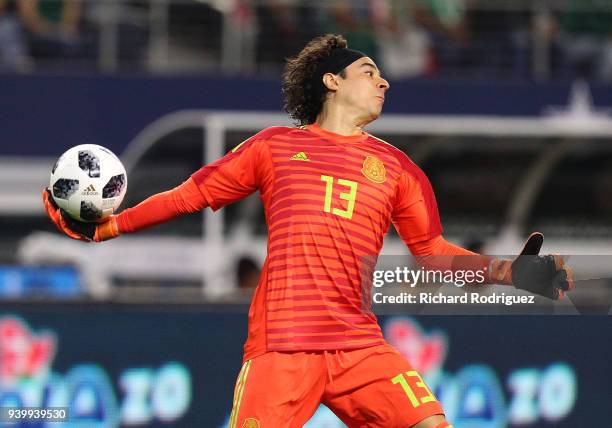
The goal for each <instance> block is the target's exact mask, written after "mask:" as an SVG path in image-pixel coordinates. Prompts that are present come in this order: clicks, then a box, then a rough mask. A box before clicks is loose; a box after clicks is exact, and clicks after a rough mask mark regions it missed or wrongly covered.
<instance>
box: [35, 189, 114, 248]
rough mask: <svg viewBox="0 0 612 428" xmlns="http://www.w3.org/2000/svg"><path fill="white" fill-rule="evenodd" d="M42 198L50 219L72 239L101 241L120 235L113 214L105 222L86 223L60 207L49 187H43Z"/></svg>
mask: <svg viewBox="0 0 612 428" xmlns="http://www.w3.org/2000/svg"><path fill="white" fill-rule="evenodd" d="M42 199H43V203H44V206H45V211H46V212H47V216H48V217H49V219H51V221H52V222H53V224H55V226H56V227H57V228H58V229H59V230H60V231H61V232H62V233H64V234H65V235H68V236H69V237H71V238H72V239H77V240H79V241H86V242H92V241H93V242H101V241H106V240H108V239H112V238H115V237H117V236H119V228H118V226H117V219H116V218H115V217H114V216H112V215H111V216H110V217H109V218H108V219H107V220H106V221H105V222H103V223H86V222H83V221H78V220H75V219H73V218H72V217H70V216H69V215H68V214H67V213H66V212H65V211H64V210H63V209H61V208H60V207H58V206H57V204H56V203H55V201H54V200H53V196H51V192H50V191H49V189H43V192H42Z"/></svg>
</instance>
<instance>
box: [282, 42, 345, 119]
mask: <svg viewBox="0 0 612 428" xmlns="http://www.w3.org/2000/svg"><path fill="white" fill-rule="evenodd" d="M346 47H347V42H346V39H345V38H344V37H342V36H341V35H338V34H326V35H324V36H320V37H317V38H315V39H312V40H311V41H310V42H308V44H307V45H306V46H305V47H304V49H302V51H301V52H300V53H299V54H297V56H294V57H292V58H289V59H288V60H287V64H286V65H285V70H284V72H283V96H284V99H285V105H284V107H285V111H286V112H287V113H289V117H291V118H292V119H295V120H296V121H297V122H298V123H299V124H300V125H308V124H311V123H314V122H315V120H316V119H317V116H318V115H319V113H320V112H321V109H322V108H323V103H324V102H325V98H326V96H327V92H328V91H324V92H323V93H321V92H320V91H319V90H318V88H314V85H313V84H317V82H312V81H311V79H312V75H313V74H314V73H315V71H316V70H317V67H318V66H319V64H321V63H322V62H323V61H325V59H326V58H327V57H328V56H329V55H330V53H331V50H332V49H334V48H346ZM339 74H340V76H342V77H344V70H343V71H342V72H340V73H339Z"/></svg>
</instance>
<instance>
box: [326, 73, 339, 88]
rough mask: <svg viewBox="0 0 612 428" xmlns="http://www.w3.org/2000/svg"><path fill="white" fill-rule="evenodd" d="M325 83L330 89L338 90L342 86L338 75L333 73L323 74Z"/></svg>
mask: <svg viewBox="0 0 612 428" xmlns="http://www.w3.org/2000/svg"><path fill="white" fill-rule="evenodd" d="M323 84H324V85H325V86H326V87H327V89H329V90H330V91H336V90H338V87H339V86H340V84H339V79H338V76H336V75H334V74H332V73H325V74H324V75H323Z"/></svg>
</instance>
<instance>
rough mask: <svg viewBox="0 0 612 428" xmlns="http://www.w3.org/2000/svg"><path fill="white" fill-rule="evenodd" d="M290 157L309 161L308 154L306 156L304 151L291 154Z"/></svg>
mask: <svg viewBox="0 0 612 428" xmlns="http://www.w3.org/2000/svg"><path fill="white" fill-rule="evenodd" d="M290 159H291V160H297V161H310V159H308V156H306V153H304V152H299V153H296V154H294V155H293V156H291V158H290Z"/></svg>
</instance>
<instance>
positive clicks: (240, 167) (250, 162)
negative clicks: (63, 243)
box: [43, 133, 269, 242]
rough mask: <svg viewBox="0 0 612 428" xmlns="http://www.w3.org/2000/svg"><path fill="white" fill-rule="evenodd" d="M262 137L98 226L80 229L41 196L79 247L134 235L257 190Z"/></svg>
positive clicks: (262, 168) (263, 168)
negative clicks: (81, 242) (82, 244)
mask: <svg viewBox="0 0 612 428" xmlns="http://www.w3.org/2000/svg"><path fill="white" fill-rule="evenodd" d="M260 134H261V133H259V134H257V135H255V136H254V137H251V138H250V139H248V140H246V141H245V142H243V143H242V144H241V145H239V146H238V147H236V148H235V149H234V150H232V151H231V152H230V153H228V154H227V155H225V156H224V157H222V158H221V159H219V160H218V161H216V162H214V163H212V164H210V165H206V166H204V167H202V168H201V169H199V170H198V171H196V172H195V173H194V174H193V175H192V176H191V177H189V178H188V179H187V180H186V181H185V182H183V183H182V184H181V185H179V186H177V187H175V188H174V189H171V190H168V191H166V192H161V193H157V194H155V195H152V196H150V197H149V198H147V199H145V200H144V201H142V202H141V203H140V204H138V205H136V206H135V207H132V208H128V209H126V210H124V211H122V212H121V213H120V214H117V215H112V216H110V217H109V218H108V219H107V220H106V221H105V222H103V223H84V222H80V221H77V220H74V219H72V218H70V217H69V216H68V215H67V214H66V213H65V212H64V211H63V210H61V209H59V207H57V205H56V204H55V203H54V201H53V198H52V197H51V195H50V193H49V191H48V190H47V189H45V190H44V191H43V202H44V205H45V210H46V212H47V215H48V216H49V218H50V219H51V221H52V222H53V223H54V224H55V225H56V226H57V228H58V229H59V230H60V231H62V232H63V233H64V234H66V235H67V236H69V237H70V238H73V239H78V240H82V241H90V242H91V241H93V242H100V241H106V240H108V239H112V238H116V237H117V236H119V235H120V234H123V233H133V232H136V231H138V230H141V229H145V228H148V227H151V226H155V225H157V224H161V223H165V222H167V221H169V220H171V219H174V218H176V217H178V216H181V215H185V214H190V213H194V212H198V211H201V210H202V209H204V208H206V207H211V208H213V209H214V210H217V209H219V208H221V207H223V206H225V205H227V204H229V203H232V202H235V201H237V200H240V199H242V198H244V197H246V196H248V195H250V194H251V193H253V192H254V191H255V190H257V189H258V188H259V187H260V185H261V182H262V180H263V177H264V175H265V174H266V171H267V169H266V166H267V165H269V162H267V158H266V154H265V153H263V152H264V150H265V147H264V146H265V140H264V139H263V138H262V137H261V136H260Z"/></svg>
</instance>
